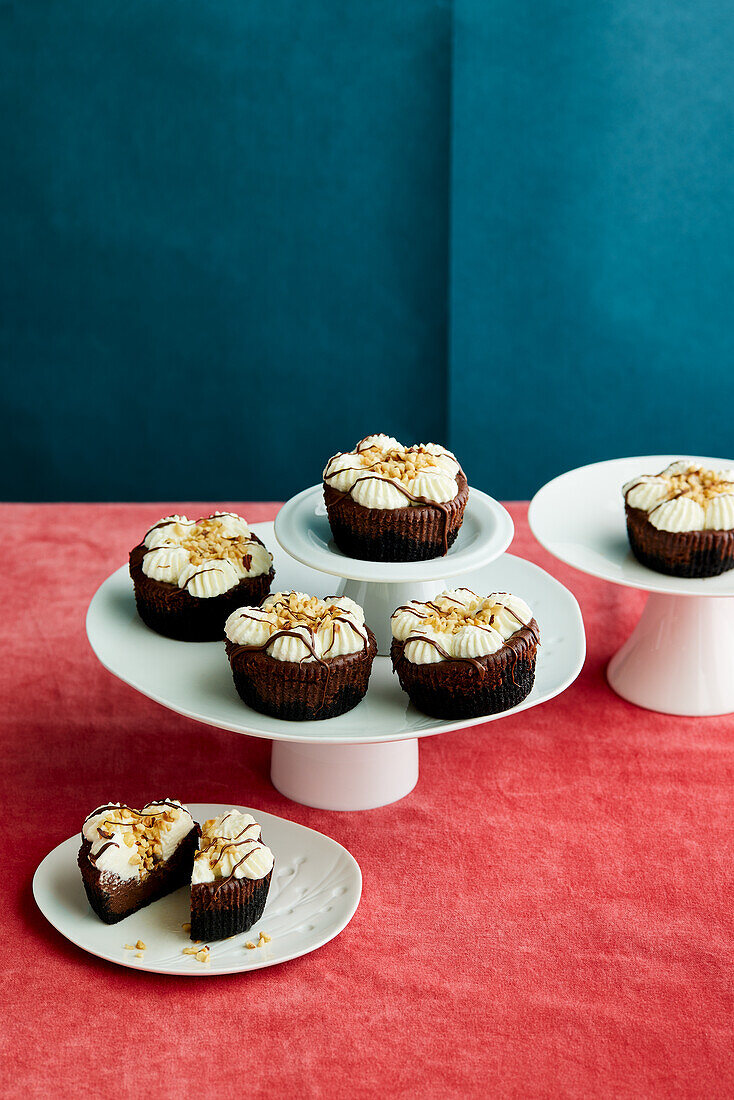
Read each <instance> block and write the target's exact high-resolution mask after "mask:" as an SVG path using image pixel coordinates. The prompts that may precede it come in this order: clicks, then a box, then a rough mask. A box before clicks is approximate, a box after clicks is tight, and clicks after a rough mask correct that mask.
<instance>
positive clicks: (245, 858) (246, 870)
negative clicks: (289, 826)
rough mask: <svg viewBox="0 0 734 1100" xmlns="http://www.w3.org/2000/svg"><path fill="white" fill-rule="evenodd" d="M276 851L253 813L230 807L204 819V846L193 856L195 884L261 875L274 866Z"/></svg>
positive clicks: (202, 832) (202, 831)
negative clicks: (271, 848)
mask: <svg viewBox="0 0 734 1100" xmlns="http://www.w3.org/2000/svg"><path fill="white" fill-rule="evenodd" d="M273 863H274V859H273V853H272V851H271V850H270V848H268V846H267V845H266V844H263V842H262V840H261V838H260V825H259V824H258V822H257V821H256V820H255V818H254V817H253V816H252V815H251V814H243V813H242V812H241V811H240V810H228V811H227V812H226V813H223V814H220V815H219V816H218V817H212V818H210V819H209V820H208V821H205V822H204V824H203V825H202V827H201V849H200V851H199V852H198V853H197V854H196V857H195V859H194V869H193V872H192V875H191V882H192V885H196V884H197V883H201V882H215V881H216V880H217V879H226V878H249V879H261V878H265V876H266V875H267V874H269V873H270V871H272V869H273Z"/></svg>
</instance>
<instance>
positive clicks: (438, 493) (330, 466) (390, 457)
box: [324, 435, 461, 510]
mask: <svg viewBox="0 0 734 1100" xmlns="http://www.w3.org/2000/svg"><path fill="white" fill-rule="evenodd" d="M460 470H461V467H460V466H459V463H458V462H457V461H456V457H455V455H453V454H452V453H451V451H448V450H446V448H445V447H441V446H439V445H438V444H437V443H419V444H416V445H415V446H413V447H404V446H403V445H402V443H399V442H398V441H397V439H394V438H393V437H392V436H387V435H370V436H366V437H365V438H364V439H362V440H360V442H359V443H358V444H357V445H356V447H355V448H354V449H353V450H351V451H345V452H340V453H339V454H336V455H334V456H333V458H330V459H329V461H328V462H327V464H326V467H325V469H324V483H325V484H326V485H329V486H331V488H333V489H337V490H338V491H339V492H341V493H349V494H350V496H351V497H352V498H353V499H354V500H355V501H356V502H357V504H361V505H362V506H363V507H364V508H375V509H380V510H387V509H392V508H406V507H417V506H420V505H422V504H447V503H448V502H449V501H451V500H453V499H454V498H455V497H456V496H457V494H458V492H459V487H458V483H457V480H456V478H457V475H458V474H459V472H460Z"/></svg>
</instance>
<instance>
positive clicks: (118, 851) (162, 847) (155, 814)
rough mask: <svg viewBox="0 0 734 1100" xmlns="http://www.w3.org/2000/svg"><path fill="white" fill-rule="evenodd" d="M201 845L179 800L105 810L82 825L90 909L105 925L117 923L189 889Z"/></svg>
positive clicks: (116, 805) (109, 806) (82, 855)
mask: <svg viewBox="0 0 734 1100" xmlns="http://www.w3.org/2000/svg"><path fill="white" fill-rule="evenodd" d="M198 843H199V828H198V825H197V824H196V822H195V821H194V820H193V819H192V817H191V814H190V813H189V811H188V810H187V809H186V807H185V806H182V805H181V803H180V802H177V801H176V800H175V799H168V798H163V799H160V800H159V801H157V802H149V803H148V804H147V805H146V806H143V808H142V810H135V809H133V808H132V807H131V806H125V805H122V804H121V803H119V802H109V803H107V804H106V805H104V806H99V807H98V808H97V809H96V810H93V811H92V813H91V814H89V816H88V817H87V818H86V820H85V822H84V825H83V826H82V838H81V847H80V849H79V855H78V864H79V870H80V871H81V875H82V881H83V883H84V889H85V890H86V893H87V898H88V899H89V904H90V905H91V907H92V909H93V910H94V912H95V913H96V914H97V916H98V917H99V918H100V919H101V920H103V921H104V922H105V924H116V923H117V922H118V921H121V920H124V918H125V917H129V916H130V914H131V913H136V912H137V911H138V909H142V908H143V907H144V906H146V905H150V904H151V902H154V901H157V900H158V899H159V898H162V897H165V896H166V894H171V893H172V892H173V891H174V890H178V888H179V887H180V886H186V885H188V883H189V882H190V880H191V870H192V866H193V863H194V855H195V853H196V851H197V848H198Z"/></svg>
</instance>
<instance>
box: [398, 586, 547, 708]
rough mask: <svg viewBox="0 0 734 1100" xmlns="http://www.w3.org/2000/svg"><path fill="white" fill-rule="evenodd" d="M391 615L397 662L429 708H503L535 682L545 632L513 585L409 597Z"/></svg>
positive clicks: (413, 693)
mask: <svg viewBox="0 0 734 1100" xmlns="http://www.w3.org/2000/svg"><path fill="white" fill-rule="evenodd" d="M391 623H392V633H393V643H392V648H391V650H390V655H391V657H392V663H393V669H394V670H395V672H396V673H397V675H398V679H399V680H400V686H401V687H402V689H403V691H406V692H407V693H408V695H409V696H410V700H411V702H412V703H413V704H414V705H415V706H416V707H417V708H418V709H419V710H422V711H423V712H424V713H425V714H429V715H431V716H432V717H434V718H446V719H451V718H477V717H478V716H479V715H482V714H497V713H498V712H499V711H503V710H509V708H510V707H515V706H517V705H518V703H521V702H522V701H523V699H525V698H526V696H527V695H528V694H529V693H530V691H531V690H532V687H533V682H534V679H535V660H536V656H537V650H538V645H539V643H540V632H539V630H538V624H537V623H536V621H535V619H534V618H533V614H532V612H531V610H530V608H529V607H528V605H527V604H526V603H525V602H524V601H523V600H521V599H519V597H517V596H512V595H510V593H509V592H493V593H492V594H491V595H489V596H478V595H477V594H476V592H472V591H471V590H470V589H468V588H457V589H454V590H451V591H447V592H442V593H441V594H440V595H439V596H436V598H435V599H434V600H430V601H428V602H426V603H421V602H419V601H417V600H412V601H411V602H410V603H407V604H404V605H403V606H402V607H399V608H398V609H397V610H396V611H395V612H394V613H393V616H392V620H391Z"/></svg>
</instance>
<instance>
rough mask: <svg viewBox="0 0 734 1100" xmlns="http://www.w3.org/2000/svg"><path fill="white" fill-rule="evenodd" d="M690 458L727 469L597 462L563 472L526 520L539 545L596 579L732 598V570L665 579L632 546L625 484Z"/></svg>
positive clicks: (721, 462) (658, 459)
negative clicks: (684, 464)
mask: <svg viewBox="0 0 734 1100" xmlns="http://www.w3.org/2000/svg"><path fill="white" fill-rule="evenodd" d="M680 458H690V459H691V461H692V462H695V463H699V464H700V465H701V466H704V467H706V468H707V469H714V470H717V469H718V470H720V469H729V468H731V465H732V462H731V460H730V459H722V458H699V457H697V456H694V455H680V454H678V455H646V456H643V457H641V458H614V459H610V460H609V461H607V462H594V463H593V464H592V465H590V466H581V467H579V469H578V470H571V471H569V473H567V474H561V476H560V477H556V478H554V479H553V481H549V482H548V484H547V485H544V486H543V488H542V489H540V490H539V491H538V492H537V493H536V494H535V496H534V497H533V499H532V501H531V503H530V511H529V512H528V520H529V523H530V529H531V531H532V532H533V534H534V535H535V537H536V539H537V540H538V542H539V543H540V544H541V545H542V546H544V547H545V548H546V550H549V551H550V553H551V554H553V555H554V557H556V558H559V559H560V560H561V561H564V562H566V564H567V565H572V566H573V567H574V569H579V570H581V572H582V573H590V574H591V576H592V577H601V578H602V580H605V581H612V582H613V583H614V584H623V585H626V586H627V587H628V588H640V589H642V590H644V591H645V592H664V593H665V594H666V595H676V596H734V570H731V571H730V572H728V573H722V574H721V576H720V577H704V578H702V579H697V578H693V579H688V578H686V577H666V576H665V575H664V574H663V573H655V572H654V571H653V570H652V569H648V568H647V566H645V565H642V564H641V563H640V562H638V560H637V558H636V557H634V555H633V553H632V551H631V550H630V547H629V541H628V539H627V529H626V526H625V518H624V498H623V496H622V486H623V485H624V484H626V482H628V481H632V479H633V478H635V477H639V475H640V474H657V473H659V472H660V471H661V470H664V469H665V467H666V466H669V465H670V463H671V462H677V461H678V459H680Z"/></svg>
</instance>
